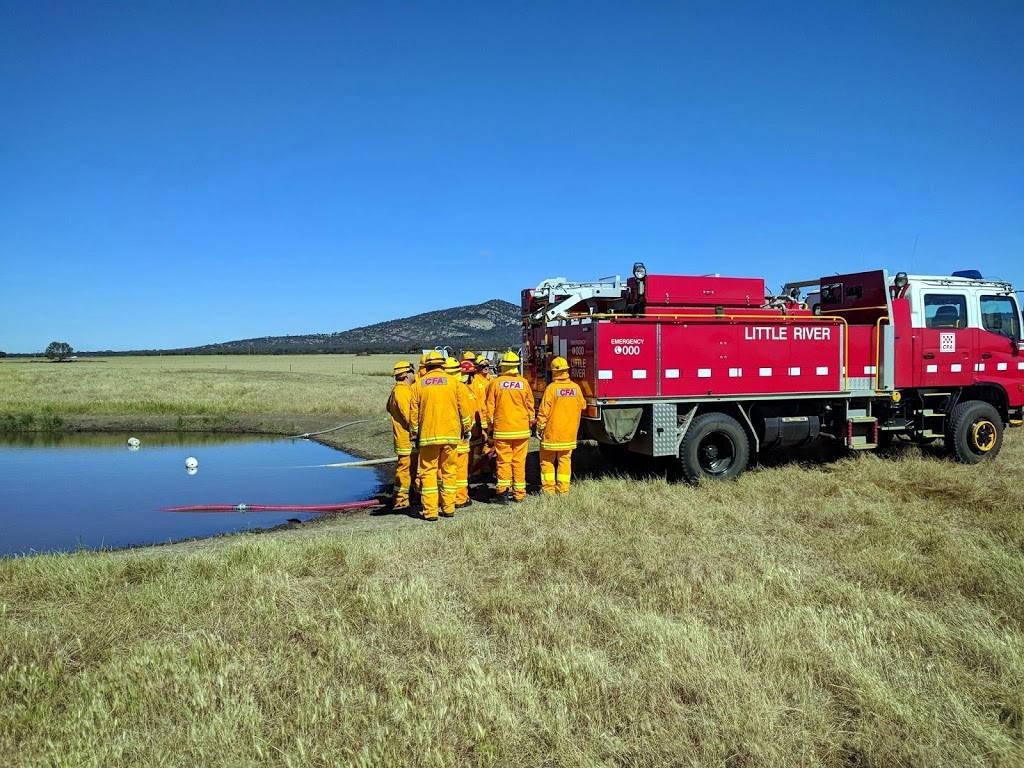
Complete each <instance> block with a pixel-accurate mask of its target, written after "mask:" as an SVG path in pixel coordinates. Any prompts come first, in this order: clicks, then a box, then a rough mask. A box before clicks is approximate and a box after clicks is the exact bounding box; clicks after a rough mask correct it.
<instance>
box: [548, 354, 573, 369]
mask: <svg viewBox="0 0 1024 768" xmlns="http://www.w3.org/2000/svg"><path fill="white" fill-rule="evenodd" d="M551 370H552V371H568V370H569V361H568V360H566V359H565V358H564V357H556V358H555V359H554V360H552V361H551Z"/></svg>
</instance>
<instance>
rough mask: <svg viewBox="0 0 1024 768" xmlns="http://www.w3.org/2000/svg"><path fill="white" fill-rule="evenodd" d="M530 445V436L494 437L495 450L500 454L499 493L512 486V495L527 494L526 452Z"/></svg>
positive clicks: (522, 496)
mask: <svg viewBox="0 0 1024 768" xmlns="http://www.w3.org/2000/svg"><path fill="white" fill-rule="evenodd" d="M529 447H530V439H529V438H526V437H524V438H520V439H518V440H502V439H500V438H495V439H494V450H495V452H496V453H497V454H498V484H497V487H496V490H497V492H498V493H504V492H505V491H507V490H508V489H509V487H511V488H512V497H513V498H515V499H522V498H524V497H525V496H526V452H527V449H528V448H529Z"/></svg>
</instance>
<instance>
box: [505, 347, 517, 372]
mask: <svg viewBox="0 0 1024 768" xmlns="http://www.w3.org/2000/svg"><path fill="white" fill-rule="evenodd" d="M518 367H519V355H517V354H516V353H515V352H511V351H509V352H506V353H505V354H504V355H502V357H501V369H502V370H503V371H511V370H513V369H516V368H518Z"/></svg>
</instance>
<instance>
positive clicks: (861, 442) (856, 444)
mask: <svg viewBox="0 0 1024 768" xmlns="http://www.w3.org/2000/svg"><path fill="white" fill-rule="evenodd" d="M867 439H868V438H867V437H865V436H864V435H854V436H853V440H852V442H850V443H848V444H847V447H848V448H849V449H850V450H852V451H869V450H871V449H872V448H877V447H878V443H869V442H867Z"/></svg>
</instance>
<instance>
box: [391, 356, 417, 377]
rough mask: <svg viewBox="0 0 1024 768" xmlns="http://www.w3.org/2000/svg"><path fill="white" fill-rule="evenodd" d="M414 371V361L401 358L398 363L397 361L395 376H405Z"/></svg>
mask: <svg viewBox="0 0 1024 768" xmlns="http://www.w3.org/2000/svg"><path fill="white" fill-rule="evenodd" d="M412 372H413V367H412V363H410V362H409V361H408V360H399V361H398V362H397V363H395V370H394V375H395V376H405V374H407V373H412Z"/></svg>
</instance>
